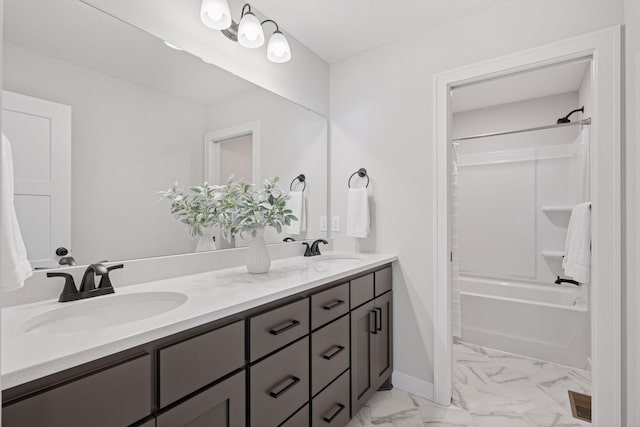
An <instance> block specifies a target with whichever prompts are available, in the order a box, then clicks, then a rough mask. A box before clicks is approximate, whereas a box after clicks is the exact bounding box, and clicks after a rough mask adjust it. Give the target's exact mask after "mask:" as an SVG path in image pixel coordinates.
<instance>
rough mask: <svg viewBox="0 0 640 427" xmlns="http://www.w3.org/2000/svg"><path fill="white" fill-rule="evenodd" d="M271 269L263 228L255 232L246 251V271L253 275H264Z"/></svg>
mask: <svg viewBox="0 0 640 427" xmlns="http://www.w3.org/2000/svg"><path fill="white" fill-rule="evenodd" d="M269 268H271V257H270V256H269V251H268V250H267V243H266V242H265V241H264V227H258V228H256V230H255V236H252V237H251V241H250V242H249V250H248V251H247V271H249V273H253V274H261V273H266V272H267V271H269Z"/></svg>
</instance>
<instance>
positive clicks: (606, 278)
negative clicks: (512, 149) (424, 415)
mask: <svg viewBox="0 0 640 427" xmlns="http://www.w3.org/2000/svg"><path fill="white" fill-rule="evenodd" d="M577 58H591V59H592V61H593V77H594V78H593V94H594V111H593V114H592V118H593V122H592V126H591V141H592V153H593V155H592V156H591V172H592V173H591V201H592V206H593V209H592V224H593V226H592V240H593V248H594V249H593V256H592V263H593V265H592V283H593V284H594V286H591V287H590V288H591V298H590V301H591V302H592V318H591V327H592V344H591V352H592V360H593V375H592V377H593V425H594V426H596V427H609V426H619V425H620V424H621V392H622V386H621V382H622V378H621V356H622V353H621V300H620V295H621V293H620V292H621V200H622V199H621V197H622V196H621V172H620V171H621V166H620V165H621V158H620V156H621V123H622V121H621V106H622V103H621V75H622V74H621V65H622V64H621V28H620V27H619V26H618V27H613V28H610V29H606V30H602V31H598V32H594V33H589V34H586V35H583V36H579V37H575V38H572V39H568V40H564V41H560V42H557V43H553V44H550V45H546V46H542V47H538V48H534V49H530V50H526V51H523V52H519V53H516V54H512V55H508V56H504V57H501V58H497V59H494V60H490V61H486V62H482V63H478V64H474V65H470V66H466V67H462V68H458V69H455V70H452V71H448V72H444V73H441V74H438V75H436V76H435V78H434V85H435V87H434V89H435V99H434V124H435V126H434V139H435V144H434V150H435V156H434V159H435V165H434V166H435V167H434V173H435V178H436V179H435V182H436V184H435V185H436V188H435V194H436V204H435V208H434V209H435V212H434V214H435V215H436V221H435V222H434V226H435V229H434V235H435V236H436V239H435V242H434V245H435V247H434V250H435V254H436V268H435V276H434V280H435V283H436V286H435V287H434V327H435V331H434V400H435V401H436V402H437V403H440V404H443V405H448V404H449V403H450V401H451V392H452V385H451V383H452V377H451V375H452V337H451V313H450V302H451V295H450V293H451V291H450V263H449V253H450V235H449V191H448V189H449V185H450V179H449V167H450V149H451V144H450V139H451V129H450V123H451V121H450V120H449V118H450V116H451V106H450V101H449V92H450V89H451V88H452V87H454V86H457V85H461V84H469V83H473V82H478V81H482V80H486V79H488V78H495V77H499V76H504V75H508V74H512V73H516V72H521V71H525V70H530V69H535V68H539V67H542V66H549V65H553V64H556V63H561V62H565V61H568V60H573V59H577Z"/></svg>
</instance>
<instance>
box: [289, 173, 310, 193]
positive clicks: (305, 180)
mask: <svg viewBox="0 0 640 427" xmlns="http://www.w3.org/2000/svg"><path fill="white" fill-rule="evenodd" d="M296 181H300V182H301V183H303V184H304V187H302V191H303V192H304V190H306V189H307V177H306V176H304V174H303V173H301V174H300V175H298V176H296V177H295V178H293V180H292V181H291V184H289V190H290V191H293V183H294V182H296Z"/></svg>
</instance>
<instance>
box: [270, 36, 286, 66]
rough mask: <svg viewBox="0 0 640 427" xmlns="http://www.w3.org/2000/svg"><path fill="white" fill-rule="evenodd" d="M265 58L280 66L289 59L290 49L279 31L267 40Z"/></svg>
mask: <svg viewBox="0 0 640 427" xmlns="http://www.w3.org/2000/svg"><path fill="white" fill-rule="evenodd" d="M267 58H269V61H271V62H276V63H278V64H281V63H283V62H289V60H290V59H291V49H290V48H289V42H288V41H287V38H286V37H285V36H284V34H282V33H281V32H280V31H276V32H275V33H273V34H272V35H271V37H270V38H269V45H268V46H267Z"/></svg>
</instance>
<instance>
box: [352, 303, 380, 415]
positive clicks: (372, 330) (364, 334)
mask: <svg viewBox="0 0 640 427" xmlns="http://www.w3.org/2000/svg"><path fill="white" fill-rule="evenodd" d="M374 308H375V306H374V302H373V301H370V302H368V303H366V304H364V305H363V306H361V307H360V308H358V309H356V310H354V311H352V312H351V414H352V416H353V415H355V414H356V413H357V412H358V410H360V408H361V407H362V405H364V404H365V403H366V402H367V400H369V398H370V397H371V395H373V393H375V391H376V387H375V384H374V383H373V378H374V366H373V360H374V358H373V355H374V338H375V336H376V334H377V333H378V331H377V330H376V325H375V318H374V316H375V313H376V311H375V310H374Z"/></svg>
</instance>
